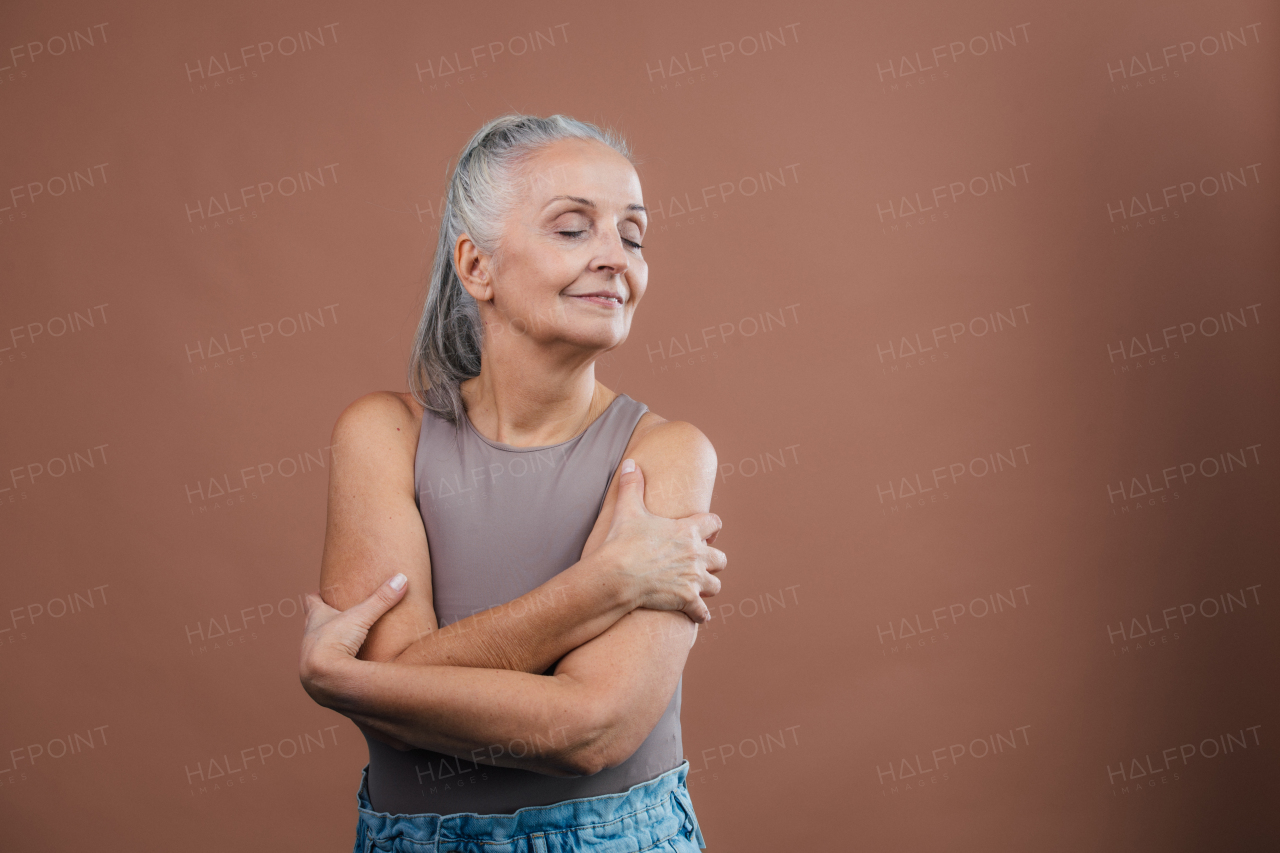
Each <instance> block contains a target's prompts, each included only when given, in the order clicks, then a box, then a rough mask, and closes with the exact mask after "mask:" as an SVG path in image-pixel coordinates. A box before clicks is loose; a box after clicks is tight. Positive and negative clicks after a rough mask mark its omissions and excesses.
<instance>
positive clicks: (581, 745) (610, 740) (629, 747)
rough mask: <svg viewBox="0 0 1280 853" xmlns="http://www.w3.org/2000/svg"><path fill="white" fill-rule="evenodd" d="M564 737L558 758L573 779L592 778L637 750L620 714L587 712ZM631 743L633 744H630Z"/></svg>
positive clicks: (636, 745) (636, 743) (635, 742)
mask: <svg viewBox="0 0 1280 853" xmlns="http://www.w3.org/2000/svg"><path fill="white" fill-rule="evenodd" d="M585 717H586V718H585V719H583V720H581V721H580V722H579V725H578V726H576V727H575V729H576V732H575V734H572V735H569V736H568V737H567V738H566V745H565V749H564V750H563V751H562V752H561V754H560V756H559V759H560V762H561V764H562V765H563V768H564V769H565V770H566V771H568V772H569V773H571V774H572V775H574V776H594V775H595V774H597V773H599V772H600V771H602V770H608V769H609V768H610V767H617V766H618V765H619V764H621V763H622V762H624V761H626V760H627V759H628V758H630V757H631V756H632V755H634V754H635V751H636V750H637V749H639V748H640V743H641V741H643V738H641V740H640V741H636V740H635V739H634V738H633V737H631V736H630V735H631V732H629V731H628V727H627V726H626V724H625V720H624V719H623V718H622V717H621V716H620V715H615V714H608V713H605V712H603V711H602V710H598V711H597V712H596V713H595V714H591V713H590V712H588V713H587V714H586V715H585ZM633 741H634V742H633Z"/></svg>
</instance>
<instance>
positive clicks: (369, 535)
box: [320, 391, 724, 673]
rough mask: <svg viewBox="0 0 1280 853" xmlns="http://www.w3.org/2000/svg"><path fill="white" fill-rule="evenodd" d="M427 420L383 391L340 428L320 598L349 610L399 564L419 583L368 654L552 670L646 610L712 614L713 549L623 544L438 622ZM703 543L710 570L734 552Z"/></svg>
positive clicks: (383, 621) (386, 619) (707, 533)
mask: <svg viewBox="0 0 1280 853" xmlns="http://www.w3.org/2000/svg"><path fill="white" fill-rule="evenodd" d="M419 423H420V422H419V421H418V420H417V418H416V417H415V415H414V410H413V409H411V408H410V406H409V404H408V403H407V402H406V401H405V400H404V399H403V398H402V397H400V396H399V395H397V394H393V393H391V392H385V391H384V392H375V393H373V394H368V395H366V396H364V397H361V398H360V399H359V400H357V401H356V402H355V403H353V404H351V406H349V407H348V408H347V409H346V410H345V411H344V412H343V413H342V415H341V416H340V417H339V418H338V422H337V424H336V425H335V427H334V432H333V439H332V442H331V443H332V445H333V448H332V456H331V463H330V465H331V467H330V474H329V512H328V523H327V528H326V532H325V544H324V556H323V558H322V563H321V573H320V584H321V597H322V598H323V600H324V601H325V603H326V604H328V605H330V606H331V607H335V608H337V609H339V610H345V609H347V608H348V607H351V606H353V605H354V604H356V603H358V602H360V601H363V600H364V599H365V598H367V597H368V596H369V595H370V594H372V593H373V591H374V590H376V589H377V588H378V587H379V586H380V585H381V584H382V583H383V582H384V581H385V580H386V578H387V577H389V576H391V575H394V574H395V573H397V572H402V573H404V574H405V575H406V576H407V577H408V578H409V581H410V582H409V589H408V591H407V593H406V594H405V596H404V598H403V599H402V600H400V601H399V602H398V603H397V604H396V605H395V606H394V607H393V608H392V609H391V610H390V611H389V612H388V613H387V614H386V615H384V616H383V617H382V618H380V619H379V620H378V621H377V623H376V624H374V626H373V627H372V629H371V630H370V632H369V636H368V638H367V640H366V641H365V643H364V646H363V647H362V649H361V651H360V655H359V656H360V658H361V659H363V660H370V661H382V662H392V661H394V662H398V663H411V664H419V665H436V666H469V667H478V668H485V669H506V670H514V671H518V672H528V673H541V672H544V671H546V670H547V668H548V667H550V666H551V665H552V664H553V663H555V661H557V660H559V659H560V658H561V657H563V656H564V655H565V654H567V653H568V652H570V651H572V650H573V649H576V648H578V647H579V646H581V645H583V644H584V643H587V642H589V641H591V640H592V639H594V638H595V637H597V636H599V635H600V634H602V633H604V631H606V630H607V629H608V628H610V627H611V626H612V625H613V624H614V623H615V622H617V621H618V620H619V619H620V618H622V617H623V616H625V615H626V614H627V613H629V612H631V611H632V610H634V609H636V608H637V607H654V608H659V609H682V610H684V611H685V612H686V613H687V614H688V615H689V616H690V618H692V619H694V620H695V621H705V619H706V618H708V617H709V612H708V611H707V608H706V605H705V604H704V603H703V602H702V600H701V596H703V595H714V594H715V593H716V592H717V591H719V588H720V584H719V581H718V580H717V579H716V578H715V577H714V575H712V574H710V573H709V572H708V570H707V568H705V567H704V565H705V563H706V559H705V558H706V556H707V554H706V553H702V554H701V555H700V556H701V557H702V558H703V559H701V560H700V561H699V560H696V559H693V557H695V556H699V555H695V554H694V553H693V552H690V559H689V560H688V561H687V564H686V565H683V566H681V565H678V564H677V561H675V560H672V559H671V556H670V555H669V554H667V555H663V556H661V557H660V556H659V555H658V554H655V553H654V552H653V551H652V549H644V548H636V547H629V545H630V544H631V543H628V542H626V541H617V542H615V543H613V544H612V545H611V544H610V543H606V544H605V546H604V547H601V548H598V549H596V550H594V551H592V553H591V554H590V555H589V556H588V557H586V558H584V559H582V560H580V561H579V562H577V563H575V564H574V565H573V566H570V567H569V568H568V569H566V570H564V571H563V572H560V573H559V574H557V575H556V576H555V577H553V578H552V579H551V580H549V581H547V583H545V584H543V585H542V586H540V587H538V588H537V589H535V590H533V591H532V592H530V593H528V594H527V595H524V596H521V597H520V598H517V599H515V600H514V601H512V602H509V603H508V604H505V605H499V606H498V607H494V608H491V609H489V610H485V611H483V612H480V613H477V614H475V615H473V616H470V617H467V618H466V619H462V620H459V621H458V622H455V623H453V624H451V625H449V626H447V627H446V628H444V629H439V628H438V626H437V623H436V615H435V608H434V602H433V600H432V590H431V557H430V551H429V548H428V545H427V537H426V531H425V530H424V528H423V525H422V517H421V515H420V513H419V510H418V507H417V502H416V496H415V494H414V459H415V454H416V450H417V443H418V441H417V439H418V431H417V427H418V425H419ZM642 494H643V492H642ZM699 516H700V518H699V522H700V528H701V531H700V532H701V533H702V534H703V536H704V538H708V539H711V540H714V538H715V536H716V533H717V532H718V530H719V528H720V520H719V517H718V516H714V515H713V514H710V513H702V514H699ZM661 521H667V520H666V519H661ZM701 550H702V551H704V552H712V553H711V557H712V559H713V561H714V562H713V565H712V566H711V567H710V571H712V572H714V571H718V570H719V569H720V568H722V567H723V564H724V555H723V553H721V552H719V551H717V550H716V549H714V548H707V547H705V546H704V547H703V548H702V549H701Z"/></svg>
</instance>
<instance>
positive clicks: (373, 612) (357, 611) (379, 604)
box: [343, 572, 409, 631]
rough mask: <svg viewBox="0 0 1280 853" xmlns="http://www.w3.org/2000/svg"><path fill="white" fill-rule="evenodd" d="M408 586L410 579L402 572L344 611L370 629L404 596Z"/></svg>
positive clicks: (365, 628)
mask: <svg viewBox="0 0 1280 853" xmlns="http://www.w3.org/2000/svg"><path fill="white" fill-rule="evenodd" d="M408 588H409V579H408V578H407V577H405V575H404V573H403V572H401V573H399V574H397V575H396V576H395V577H393V578H391V579H390V580H388V581H387V582H386V583H384V584H382V585H381V586H379V587H378V588H377V589H375V590H374V591H373V594H372V595H370V596H369V597H368V598H366V599H365V600H364V601H362V602H360V603H359V604H357V605H356V606H355V607H352V608H350V609H348V610H345V611H343V613H344V615H347V616H350V617H351V618H353V619H354V620H355V621H356V623H357V624H358V625H359V626H360V627H361V628H363V629H364V630H366V631H368V630H369V629H370V628H372V627H373V623H374V622H377V621H378V620H379V619H380V618H382V614H384V613H386V612H387V611H388V610H390V609H391V608H392V607H394V606H395V603H396V602H397V601H399V600H400V599H401V598H403V597H404V593H405V590H406V589H408Z"/></svg>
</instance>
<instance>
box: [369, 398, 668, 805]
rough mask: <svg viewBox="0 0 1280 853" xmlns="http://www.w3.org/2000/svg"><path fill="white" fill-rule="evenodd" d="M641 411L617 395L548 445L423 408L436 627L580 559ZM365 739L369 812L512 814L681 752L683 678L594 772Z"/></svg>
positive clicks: (603, 788) (418, 472)
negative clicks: (562, 771) (630, 746)
mask: <svg viewBox="0 0 1280 853" xmlns="http://www.w3.org/2000/svg"><path fill="white" fill-rule="evenodd" d="M648 408H649V407H648V406H646V405H645V404H644V403H640V402H637V401H636V400H633V399H631V398H630V397H628V396H627V395H626V394H619V395H618V396H617V398H616V399H614V401H613V402H612V403H610V404H609V406H608V408H606V409H605V410H604V412H602V413H601V414H600V416H599V417H597V418H596V419H595V420H594V421H592V422H591V424H590V425H589V426H588V427H587V428H586V430H585V431H584V432H582V433H579V434H578V435H577V436H575V437H573V438H571V439H569V440H568V441H564V442H561V443H560V444H553V445H547V446H544V447H512V446H511V445H509V444H502V443H500V442H496V441H490V440H489V439H487V438H485V437H484V436H482V435H480V433H479V432H478V431H477V430H476V428H475V426H474V425H472V423H471V420H470V418H469V417H466V416H465V415H464V416H463V423H462V424H460V425H459V427H458V428H457V429H455V428H454V426H453V424H451V423H449V422H448V421H447V420H445V419H443V418H441V417H440V416H439V415H436V414H435V413H433V412H430V411H424V412H423V415H422V431H421V433H420V434H419V436H418V449H417V456H416V459H415V462H414V490H415V492H416V494H417V499H418V508H419V510H420V511H421V513H422V523H423V525H424V526H425V528H426V533H427V544H428V546H429V548H430V552H431V584H432V592H433V596H434V602H435V611H436V617H437V620H438V622H439V625H440V627H444V626H445V625H448V624H450V623H452V622H456V621H458V620H460V619H465V618H466V617H468V616H470V615H472V614H473V613H478V612H480V611H483V610H488V609H489V608H491V607H495V606H497V605H499V604H504V603H506V602H508V601H511V600H512V599H515V598H519V597H520V596H522V595H524V594H525V593H527V592H530V591H532V590H534V589H536V588H537V587H539V586H541V585H542V584H544V583H546V582H547V581H548V580H550V579H551V578H552V577H554V576H555V575H557V574H559V573H560V572H562V571H564V570H565V569H567V568H569V567H570V566H572V565H573V564H574V563H576V562H578V560H579V559H581V557H582V548H583V546H584V545H585V544H586V542H587V537H588V536H589V535H590V534H591V529H592V528H593V527H594V526H595V522H596V518H597V516H599V514H600V510H601V508H602V507H603V506H604V498H605V492H606V491H607V490H608V488H609V483H610V482H611V481H612V479H613V473H614V471H615V470H617V467H618V465H619V464H621V462H622V458H623V457H622V455H623V453H624V452H625V451H626V448H627V444H628V443H629V442H630V440H631V434H632V431H633V430H634V429H635V427H636V424H637V423H638V422H639V421H640V417H641V415H643V414H644V413H645V412H646V411H647V410H648ZM366 740H368V744H369V770H368V774H369V775H368V785H369V797H370V800H371V802H372V805H373V808H374V809H375V810H376V811H379V812H388V813H391V814H420V813H434V814H456V813H458V812H475V813H478V814H510V813H512V812H514V811H516V810H517V809H520V808H524V807H525V806H545V805H551V804H553V803H559V802H563V801H564V800H572V799H577V798H579V797H595V796H600V795H602V794H617V793H623V792H625V791H626V790H627V789H628V788H630V787H631V786H633V785H636V784H639V783H641V782H647V781H649V780H650V779H653V778H655V777H657V776H659V775H661V774H662V773H665V772H666V771H668V770H671V769H672V768H675V767H677V766H679V764H680V763H681V762H682V761H683V760H684V749H683V745H682V744H681V739H680V686H679V685H677V687H676V690H675V693H674V695H673V696H672V697H671V701H670V702H669V703H668V704H667V708H666V710H665V711H663V714H662V718H661V719H660V720H658V723H657V725H656V726H655V727H654V729H653V731H651V732H650V733H649V736H648V737H647V738H646V739H645V741H644V743H642V744H641V745H640V748H639V749H637V750H636V752H635V754H633V755H632V756H631V757H630V758H628V759H627V760H626V761H624V762H622V763H621V764H619V765H618V766H616V767H610V768H608V769H606V770H603V771H601V772H599V773H596V774H594V775H592V776H580V777H573V778H566V777H561V776H547V775H543V774H540V773H535V772H533V771H530V770H519V769H515V768H510V767H495V766H492V765H488V764H475V763H473V762H472V761H470V760H469V759H467V758H456V757H454V756H452V755H444V754H441V753H437V752H432V751H429V750H423V749H414V750H409V751H406V752H400V751H398V750H395V749H393V748H391V747H390V746H387V745H386V744H384V743H382V742H381V741H377V740H374V739H372V738H366ZM544 745H545V742H544ZM503 747H505V748H509V749H510V750H511V752H512V753H513V754H516V755H517V756H518V755H520V754H523V753H524V751H525V749H527V748H529V747H528V746H525V745H522V744H521V743H520V742H516V743H514V744H504V745H503Z"/></svg>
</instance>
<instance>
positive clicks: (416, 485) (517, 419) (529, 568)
mask: <svg viewBox="0 0 1280 853" xmlns="http://www.w3.org/2000/svg"><path fill="white" fill-rule="evenodd" d="M647 224H648V221H647V216H646V211H645V208H644V205H643V203H642V197H641V192H640V181H639V178H638V177H637V175H636V171H635V168H634V166H633V163H632V161H631V157H630V153H629V150H628V148H627V146H626V143H625V142H624V141H623V140H622V139H621V138H619V137H618V136H616V135H615V134H614V133H612V132H611V131H610V132H606V131H602V130H601V129H599V128H597V127H595V126H594V125H591V124H587V123H585V122H580V121H576V120H574V119H571V118H567V117H564V116H559V115H556V116H551V117H549V118H539V117H534V116H522V115H508V116H503V117H501V118H498V119H495V120H493V121H491V122H489V123H488V124H486V125H485V126H484V127H482V128H481V129H480V130H479V131H478V132H477V133H476V134H475V136H474V137H473V138H472V139H471V141H470V142H469V143H468V144H467V146H466V148H465V149H464V150H463V152H462V154H461V156H460V157H459V160H458V164H457V167H456V168H455V170H454V172H453V175H452V178H451V180H450V183H449V187H448V192H447V197H446V204H445V207H444V210H443V214H442V221H441V224H440V241H439V244H438V246H437V250H436V257H435V262H434V264H433V268H432V273H431V282H430V288H429V291H428V294H427V298H426V303H425V305H424V309H423V315H422V321H421V323H420V325H419V329H418V335H417V339H416V341H415V345H414V354H413V358H412V360H411V363H410V388H411V393H410V394H399V393H393V392H377V393H373V394H369V395H366V396H365V397H362V398H360V399H359V400H357V401H356V402H355V403H353V404H352V405H351V406H349V407H348V408H347V409H346V410H345V411H344V412H343V413H342V415H341V416H340V417H339V419H338V422H337V425H336V426H335V428H334V436H333V442H332V443H333V445H334V455H333V464H332V468H331V474H330V477H331V479H330V487H329V519H328V526H327V531H326V537H325V548H324V557H323V563H322V569H321V591H322V598H323V600H322V598H321V597H318V596H314V595H313V596H309V597H308V611H309V612H308V619H307V628H306V633H305V635H304V637H303V644H302V659H301V678H302V682H303V685H304V686H305V688H306V689H307V692H308V693H309V694H310V695H311V696H312V698H314V699H315V700H316V701H317V702H319V703H320V704H322V705H324V706H326V707H329V708H332V709H334V710H336V711H338V712H340V713H342V714H344V715H346V716H347V717H349V718H351V719H352V720H353V721H354V722H356V724H357V725H358V726H360V728H361V730H362V731H363V732H364V733H365V736H366V739H367V741H368V746H369V764H368V766H367V767H366V768H365V772H364V778H363V779H362V781H361V786H360V791H359V796H358V804H359V822H358V825H357V838H356V845H355V850H356V851H357V853H359V851H371V850H397V851H400V850H405V851H408V850H412V851H416V853H432V851H437V850H438V851H441V853H443V851H474V853H533V852H534V851H538V853H542V852H543V851H550V853H571V851H579V850H609V851H623V850H628V851H649V850H665V851H690V850H695V849H697V848H698V847H702V846H705V845H704V844H703V838H702V833H701V830H700V829H699V827H698V823H697V818H696V817H695V815H694V812H693V807H692V803H691V801H690V798H689V793H688V789H687V787H686V784H685V778H686V775H687V773H688V769H689V765H688V762H686V761H685V760H684V757H683V748H682V745H681V739H680V718H679V713H680V685H681V673H682V671H683V668H684V664H685V660H686V658H687V656H688V653H689V649H690V647H691V646H692V644H693V642H694V640H695V639H696V637H697V624H696V623H698V622H702V621H705V620H706V619H708V618H710V613H709V611H708V610H707V607H706V605H705V603H704V602H703V600H702V599H703V597H705V596H710V595H715V594H716V593H717V592H718V591H719V589H720V582H719V580H718V578H717V577H716V573H717V572H719V571H720V570H721V569H723V568H724V566H725V565H726V558H725V555H724V553H723V552H721V551H720V550H718V549H716V548H714V547H712V543H713V542H714V540H715V538H716V535H717V534H718V532H719V530H720V526H721V522H720V519H719V517H718V516H716V515H714V514H712V513H710V512H709V509H710V503H711V491H712V487H713V485H714V479H715V472H716V455H715V451H714V449H713V448H712V446H711V443H710V442H709V441H708V440H707V439H706V437H705V436H704V435H703V434H702V433H701V432H700V431H699V430H698V429H697V428H696V427H694V426H692V425H691V424H688V423H685V422H681V421H667V420H665V419H663V418H661V417H659V416H658V415H656V414H654V413H653V412H650V411H648V407H647V406H646V405H645V404H644V403H641V402H638V401H636V400H633V399H632V398H630V397H628V396H627V395H625V394H619V393H616V392H614V391H611V390H610V389H609V388H607V387H605V386H604V385H602V384H601V383H600V382H598V381H596V378H595V361H596V359H597V358H599V357H600V355H602V354H603V353H606V352H609V351H610V350H612V349H614V348H615V347H617V346H619V345H620V344H621V343H622V342H623V341H624V340H626V338H627V334H628V331H629V329H630V326H631V320H632V317H633V315H634V313H635V310H636V306H637V305H638V304H639V302H640V299H641V298H642V297H643V296H644V292H645V288H646V285H647V280H648V268H647V265H646V263H645V260H644V257H643V254H642V248H643V246H642V241H643V239H644V232H645V229H646V227H647Z"/></svg>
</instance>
